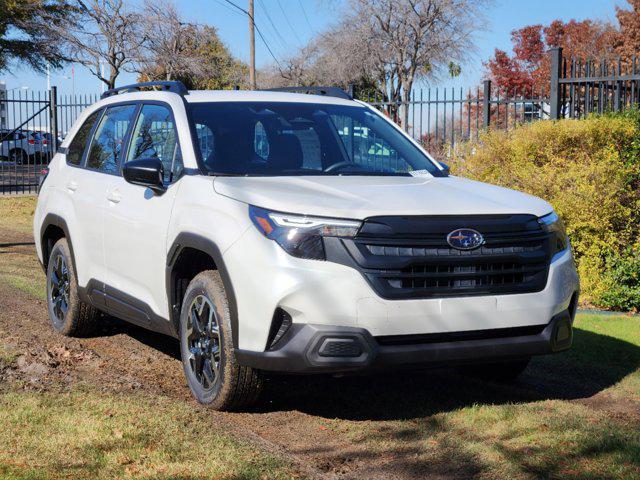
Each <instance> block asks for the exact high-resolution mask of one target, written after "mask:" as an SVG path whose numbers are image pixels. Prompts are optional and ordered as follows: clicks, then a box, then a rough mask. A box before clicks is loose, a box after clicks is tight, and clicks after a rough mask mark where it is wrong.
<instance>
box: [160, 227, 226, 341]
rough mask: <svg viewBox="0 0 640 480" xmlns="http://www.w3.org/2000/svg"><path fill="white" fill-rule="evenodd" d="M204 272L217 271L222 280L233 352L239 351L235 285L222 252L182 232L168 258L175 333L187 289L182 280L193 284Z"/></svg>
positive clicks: (170, 305)
mask: <svg viewBox="0 0 640 480" xmlns="http://www.w3.org/2000/svg"><path fill="white" fill-rule="evenodd" d="M205 270H217V271H218V273H219V274H220V277H221V279H222V283H223V285H224V289H225V293H226V294H227V302H228V304H229V314H230V317H231V318H230V320H231V333H232V338H233V346H234V348H237V347H238V308H237V303H236V296H235V292H234V290H233V284H232V282H231V278H230V276H229V273H228V271H227V268H226V265H225V263H224V260H223V258H222V252H221V251H220V248H218V246H217V245H216V243H215V242H213V241H212V240H210V239H208V238H206V237H203V236H201V235H197V234H194V233H188V232H183V233H181V234H179V235H178V236H177V237H176V239H175V240H174V242H173V244H172V245H171V248H170V249H169V253H168V255H167V266H166V288H167V299H168V301H169V315H170V316H171V323H172V325H173V328H174V329H175V330H176V332H179V322H180V309H181V306H182V298H183V297H184V293H185V291H186V285H184V286H183V285H181V283H182V282H181V278H182V280H188V281H191V279H193V277H195V276H196V275H197V274H198V273H200V272H202V271H205Z"/></svg>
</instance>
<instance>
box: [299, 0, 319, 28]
mask: <svg viewBox="0 0 640 480" xmlns="http://www.w3.org/2000/svg"><path fill="white" fill-rule="evenodd" d="M298 3H299V4H300V8H301V9H302V15H304V19H305V20H306V21H307V25H309V30H310V31H311V32H315V30H314V29H313V27H312V26H311V22H310V21H309V17H307V11H306V10H305V8H304V5H303V4H302V0H298Z"/></svg>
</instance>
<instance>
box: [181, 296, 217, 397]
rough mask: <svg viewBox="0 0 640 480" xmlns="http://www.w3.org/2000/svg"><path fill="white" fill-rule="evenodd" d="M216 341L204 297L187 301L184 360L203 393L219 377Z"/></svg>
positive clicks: (213, 314) (214, 323)
mask: <svg viewBox="0 0 640 480" xmlns="http://www.w3.org/2000/svg"><path fill="white" fill-rule="evenodd" d="M220 338H221V337H220V328H219V323H218V318H217V316H216V312H215V309H214V308H213V304H212V303H211V301H210V300H209V299H208V298H207V297H206V296H205V295H198V296H197V297H196V298H195V299H194V300H193V302H191V305H190V307H189V316H188V318H187V347H188V348H189V357H188V360H189V366H190V368H191V372H192V373H193V374H194V376H195V378H196V379H197V381H198V383H199V384H200V385H202V387H203V388H204V389H206V390H209V389H211V388H213V386H214V384H215V382H216V380H217V379H218V377H219V376H220V358H221V341H220Z"/></svg>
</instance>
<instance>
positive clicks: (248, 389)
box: [180, 270, 262, 410]
mask: <svg viewBox="0 0 640 480" xmlns="http://www.w3.org/2000/svg"><path fill="white" fill-rule="evenodd" d="M180 354H181V356H182V366H183V368H184V373H185V376H186V377H187V383H188V384H189V388H190V389H191V392H192V393H193V395H194V397H195V398H196V400H198V402H200V403H203V404H206V405H210V406H211V407H212V408H214V409H216V410H236V409H239V408H242V407H245V406H248V405H250V404H251V403H253V402H255V400H256V399H257V397H258V395H259V393H260V390H261V386H262V383H261V381H260V378H259V376H258V373H257V372H256V371H255V370H253V369H252V368H250V367H245V366H242V365H239V364H238V363H237V361H236V358H235V353H234V350H233V337H232V332H231V315H230V312H229V304H228V301H227V295H226V292H225V289H224V285H223V283H222V279H221V278H220V274H219V273H218V272H217V271H213V270H208V271H205V272H202V273H199V274H198V275H196V277H195V278H194V279H193V280H192V281H191V283H189V286H188V287H187V291H186V292H185V296H184V301H183V302H182V311H181V313H180Z"/></svg>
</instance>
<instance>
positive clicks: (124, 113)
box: [63, 105, 137, 293]
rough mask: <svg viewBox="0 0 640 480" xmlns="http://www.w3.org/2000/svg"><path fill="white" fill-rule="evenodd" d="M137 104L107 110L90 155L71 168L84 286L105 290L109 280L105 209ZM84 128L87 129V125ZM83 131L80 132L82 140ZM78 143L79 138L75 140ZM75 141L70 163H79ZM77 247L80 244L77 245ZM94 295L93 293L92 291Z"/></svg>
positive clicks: (71, 193)
mask: <svg viewBox="0 0 640 480" xmlns="http://www.w3.org/2000/svg"><path fill="white" fill-rule="evenodd" d="M136 108H137V107H136V105H116V106H113V107H108V108H106V109H105V110H104V112H103V113H102V115H101V116H100V118H99V119H98V120H97V121H96V125H95V126H94V128H93V131H92V135H91V140H90V142H89V144H88V148H87V153H86V154H85V155H84V158H83V159H82V161H81V163H80V165H79V167H80V168H70V169H68V171H69V173H68V178H67V179H66V185H65V186H64V187H63V188H66V191H67V194H68V195H69V196H70V197H71V198H72V200H73V205H74V209H75V212H76V222H77V225H76V230H77V231H79V232H81V233H80V234H81V235H82V237H83V238H81V241H80V242H74V249H76V250H77V249H78V248H80V249H82V250H83V251H82V253H81V254H80V255H76V256H77V257H80V260H79V261H80V262H82V265H83V266H84V267H83V268H82V272H78V275H79V279H80V278H81V279H82V281H81V285H83V286H86V285H87V283H88V282H89V281H91V280H93V281H94V282H95V285H96V288H98V289H99V290H102V288H103V285H104V283H105V282H106V279H107V273H106V268H105V260H104V208H105V199H106V195H107V186H108V184H109V179H110V178H112V177H113V176H115V175H118V174H119V157H120V154H121V152H122V146H123V145H124V141H125V139H126V134H127V132H128V129H129V126H130V124H131V122H132V121H133V118H134V114H135V112H136ZM83 128H84V126H83ZM80 133H81V131H79V132H78V135H76V137H78V136H79V135H80ZM74 141H75V139H74ZM75 160H76V157H75V156H74V149H73V142H72V144H71V145H70V147H69V151H68V152H67V162H68V163H69V162H70V161H71V162H72V161H75ZM76 244H79V245H77V246H76ZM89 293H91V292H89Z"/></svg>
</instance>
